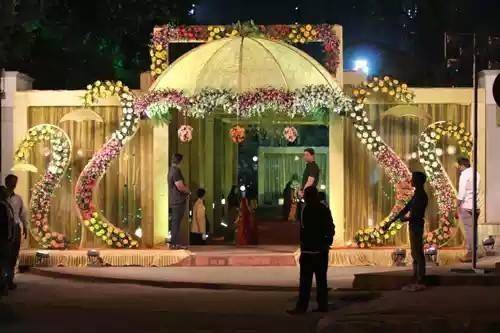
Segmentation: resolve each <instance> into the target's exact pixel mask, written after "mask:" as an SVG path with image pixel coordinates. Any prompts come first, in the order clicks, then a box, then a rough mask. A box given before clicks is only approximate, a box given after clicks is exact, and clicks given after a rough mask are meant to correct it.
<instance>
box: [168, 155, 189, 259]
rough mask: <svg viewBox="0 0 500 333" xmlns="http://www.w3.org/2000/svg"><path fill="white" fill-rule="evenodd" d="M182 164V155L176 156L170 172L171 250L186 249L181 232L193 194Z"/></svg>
mask: <svg viewBox="0 0 500 333" xmlns="http://www.w3.org/2000/svg"><path fill="white" fill-rule="evenodd" d="M181 162H182V155H181V154H174V157H173V159H172V166H171V167H170V170H169V172H168V199H169V200H168V201H169V207H170V214H171V219H170V233H171V238H170V248H171V249H174V250H177V249H185V248H186V247H185V246H183V245H182V244H181V239H180V236H181V235H180V231H181V223H182V219H183V218H184V215H185V213H186V208H187V199H188V197H189V195H190V194H191V192H190V191H189V188H188V187H187V186H186V184H185V183H184V176H183V175H182V172H181V169H180V168H179V165H180V164H181Z"/></svg>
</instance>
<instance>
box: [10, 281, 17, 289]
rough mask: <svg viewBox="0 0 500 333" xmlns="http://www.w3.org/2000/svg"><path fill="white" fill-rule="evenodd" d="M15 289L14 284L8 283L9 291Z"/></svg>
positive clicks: (15, 285)
mask: <svg viewBox="0 0 500 333" xmlns="http://www.w3.org/2000/svg"><path fill="white" fill-rule="evenodd" d="M16 289H17V284H15V283H14V282H10V283H9V290H16Z"/></svg>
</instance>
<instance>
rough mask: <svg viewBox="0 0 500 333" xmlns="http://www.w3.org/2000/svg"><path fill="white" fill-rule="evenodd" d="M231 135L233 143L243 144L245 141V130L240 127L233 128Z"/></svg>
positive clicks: (230, 131)
mask: <svg viewBox="0 0 500 333" xmlns="http://www.w3.org/2000/svg"><path fill="white" fill-rule="evenodd" d="M229 135H230V136H231V141H233V142H234V143H242V142H243V141H245V129H244V128H243V127H241V126H239V125H236V126H233V127H232V128H231V129H230V130H229Z"/></svg>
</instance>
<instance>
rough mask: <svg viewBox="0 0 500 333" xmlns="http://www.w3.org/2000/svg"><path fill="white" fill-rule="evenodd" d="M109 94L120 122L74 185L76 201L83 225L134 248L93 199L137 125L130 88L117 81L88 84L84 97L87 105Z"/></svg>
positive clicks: (116, 243)
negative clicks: (115, 98) (119, 111)
mask: <svg viewBox="0 0 500 333" xmlns="http://www.w3.org/2000/svg"><path fill="white" fill-rule="evenodd" d="M110 96H118V97H119V98H120V102H121V105H122V112H123V114H122V118H121V120H120V125H119V128H118V129H117V130H116V131H115V132H114V133H113V134H112V135H111V138H110V139H109V140H108V141H107V142H106V143H105V144H104V145H103V146H102V148H101V149H100V150H99V151H98V152H96V153H95V154H94V156H93V157H92V159H91V160H90V161H89V162H88V163H87V165H86V166H85V168H84V169H83V171H82V173H81V174H80V176H79V177H78V180H77V183H76V186H75V202H76V206H77V208H78V211H79V213H80V215H81V217H82V219H83V223H84V225H85V226H86V227H87V228H88V229H89V230H90V231H91V232H93V233H94V234H95V235H96V236H98V237H99V238H101V239H102V240H103V241H104V242H105V243H106V244H107V245H109V246H112V247H115V248H136V247H138V246H139V243H138V242H137V240H135V239H134V238H133V237H132V235H130V234H128V233H126V232H124V231H123V230H122V229H120V228H118V227H116V226H114V225H113V224H112V223H110V222H109V221H107V219H106V218H105V217H104V216H103V215H102V214H101V213H99V212H98V211H97V208H96V206H95V204H94V202H93V200H92V197H93V194H94V191H95V189H96V187H97V184H98V183H99V180H100V179H101V178H102V177H103V176H104V174H105V172H106V170H107V169H108V167H109V165H110V164H111V162H112V161H113V160H114V159H115V158H117V157H118V156H119V154H120V152H121V150H122V149H123V147H124V145H125V144H126V143H127V141H128V140H130V138H132V136H133V135H134V134H135V133H136V131H137V129H138V125H139V124H138V123H139V116H138V114H137V113H135V112H134V111H133V101H134V97H133V95H132V93H131V92H130V90H129V88H128V87H126V86H124V85H123V84H122V83H121V82H120V81H118V82H111V81H106V82H101V81H96V82H94V83H93V84H90V85H88V86H87V92H86V93H85V96H84V100H85V103H86V104H92V103H95V102H97V101H98V100H99V99H101V98H106V97H110Z"/></svg>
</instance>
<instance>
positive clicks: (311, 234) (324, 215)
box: [287, 186, 335, 315]
mask: <svg viewBox="0 0 500 333" xmlns="http://www.w3.org/2000/svg"><path fill="white" fill-rule="evenodd" d="M304 199H305V207H304V209H303V211H302V218H301V228H300V260H299V263H300V282H299V299H298V301H297V304H296V306H295V308H294V309H291V310H287V313H288V314H290V315H301V314H304V313H305V312H307V309H308V306H309V298H310V296H311V286H312V278H313V275H314V276H315V278H316V300H317V302H318V308H317V309H316V310H314V311H315V312H327V311H328V282H327V272H328V253H329V251H330V246H331V245H332V243H333V237H334V235H335V225H334V224H333V219H332V214H331V212H330V209H328V208H327V207H326V206H325V205H323V204H322V203H321V202H320V201H319V197H318V190H317V188H316V187H314V186H309V187H307V188H306V190H305V191H304Z"/></svg>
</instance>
